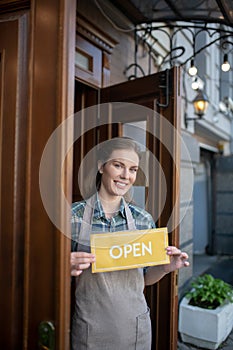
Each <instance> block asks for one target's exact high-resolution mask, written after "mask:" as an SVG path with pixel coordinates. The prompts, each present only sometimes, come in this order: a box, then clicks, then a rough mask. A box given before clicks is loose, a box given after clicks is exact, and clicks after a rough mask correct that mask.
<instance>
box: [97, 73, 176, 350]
mask: <svg viewBox="0 0 233 350" xmlns="http://www.w3.org/2000/svg"><path fill="white" fill-rule="evenodd" d="M180 99H181V94H180V71H179V69H178V68H174V69H172V70H171V71H166V72H161V73H157V74H153V75H151V76H148V77H144V78H139V79H136V80H133V81H129V82H125V83H122V84H118V85H115V86H111V87H109V88H105V89H102V90H101V102H102V103H107V112H106V114H107V115H108V117H106V118H109V120H110V121H111V122H117V121H118V123H119V124H121V125H122V124H123V123H133V122H134V121H136V122H138V121H145V122H146V123H147V127H146V128H147V132H146V146H147V148H148V149H149V150H150V152H151V154H153V155H155V157H156V158H157V159H158V161H159V164H160V165H161V169H160V170H159V168H158V170H157V171H156V170H155V169H153V167H151V166H150V167H149V174H148V177H149V190H148V191H147V195H148V201H147V209H148V211H149V212H151V214H152V215H153V217H154V218H156V217H157V211H159V210H161V215H160V216H159V218H158V219H157V220H156V221H157V226H158V227H163V226H168V227H169V228H170V229H171V228H172V229H171V232H170V234H169V243H170V244H171V245H176V246H178V244H179V229H178V227H175V226H176V223H177V222H178V219H179V212H178V206H177V205H176V203H177V202H176V201H178V202H179V177H178V171H179V158H180V155H179V137H178V136H177V134H176V133H173V131H174V130H176V131H177V132H179V131H180V113H179V106H180ZM119 101H120V102H121V103H120V104H119ZM109 102H115V103H116V104H114V103H113V104H112V105H111V104H109ZM124 103H126V105H124ZM127 103H133V105H132V106H130V105H129V106H127ZM137 105H140V106H144V107H146V108H145V110H144V109H143V108H142V109H140V108H139V107H138V106H137ZM147 108H148V109H147ZM103 110H104V108H103ZM153 111H156V112H157V113H159V114H160V115H161V116H162V117H161V118H160V117H159V118H155V117H154V114H153ZM102 115H104V113H103V114H102ZM149 115H150V117H149ZM167 122H169V123H170V125H172V126H173V127H174V129H173V128H170V127H169V125H168V124H167ZM172 129H173V130H172ZM119 131H120V132H122V128H119ZM149 162H150V159H149ZM162 173H164V175H165V179H166V186H167V194H166V199H165V203H164V208H163V209H162V206H163V203H162V201H163V199H164V198H163V193H162V192H163V190H164V186H162V184H161V181H162ZM156 203H157V204H156ZM174 208H175V210H174ZM168 221H169V222H168ZM177 283H178V275H177V272H174V273H171V274H169V275H167V276H166V277H164V278H163V279H162V280H161V281H160V282H159V283H157V284H156V285H154V286H152V287H148V288H147V289H146V296H147V300H148V303H149V305H150V308H151V318H152V328H153V343H152V349H154V350H176V349H177V315H178V312H177V309H178V286H177Z"/></svg>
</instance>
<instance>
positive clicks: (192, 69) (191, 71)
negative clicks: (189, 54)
mask: <svg viewBox="0 0 233 350" xmlns="http://www.w3.org/2000/svg"><path fill="white" fill-rule="evenodd" d="M196 74H197V67H196V66H195V65H194V59H193V58H192V59H191V63H190V67H189V75H191V77H194V76H195V75H196Z"/></svg>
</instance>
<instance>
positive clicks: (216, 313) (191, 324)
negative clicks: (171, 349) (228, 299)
mask: <svg viewBox="0 0 233 350" xmlns="http://www.w3.org/2000/svg"><path fill="white" fill-rule="evenodd" d="M188 303H189V299H188V298H186V297H184V298H183V299H182V301H181V303H180V307H179V332H180V334H181V339H182V341H183V342H185V343H190V344H193V345H196V346H199V347H202V348H205V349H217V348H218V347H219V345H220V344H221V343H222V342H223V341H224V340H225V339H226V338H227V336H228V335H229V333H230V332H231V330H232V328H233V303H226V304H224V305H222V306H219V307H218V308H217V309H215V310H208V309H203V308H200V307H196V306H192V305H189V304H188Z"/></svg>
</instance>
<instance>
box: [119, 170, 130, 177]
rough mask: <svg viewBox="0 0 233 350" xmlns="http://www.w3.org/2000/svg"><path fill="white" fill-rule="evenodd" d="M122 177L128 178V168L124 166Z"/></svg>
mask: <svg viewBox="0 0 233 350" xmlns="http://www.w3.org/2000/svg"><path fill="white" fill-rule="evenodd" d="M121 176H122V178H124V179H128V178H129V169H127V168H124V169H123V170H122V173H121Z"/></svg>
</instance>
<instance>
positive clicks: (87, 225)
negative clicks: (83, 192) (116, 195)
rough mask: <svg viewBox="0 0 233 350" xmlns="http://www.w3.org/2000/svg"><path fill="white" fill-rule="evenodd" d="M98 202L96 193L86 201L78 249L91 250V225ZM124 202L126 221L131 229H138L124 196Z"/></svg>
mask: <svg viewBox="0 0 233 350" xmlns="http://www.w3.org/2000/svg"><path fill="white" fill-rule="evenodd" d="M95 203H96V194H94V195H93V196H91V197H90V198H89V199H88V200H87V201H86V206H85V209H84V214H83V219H82V222H81V226H80V232H79V240H78V251H90V249H89V248H90V233H91V226H92V217H93V213H94V207H95ZM123 204H124V208H125V214H126V222H127V226H128V230H129V231H134V230H136V225H135V221H134V218H133V215H132V213H131V210H130V209H129V206H128V204H127V203H126V201H125V199H124V198H123Z"/></svg>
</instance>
